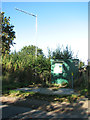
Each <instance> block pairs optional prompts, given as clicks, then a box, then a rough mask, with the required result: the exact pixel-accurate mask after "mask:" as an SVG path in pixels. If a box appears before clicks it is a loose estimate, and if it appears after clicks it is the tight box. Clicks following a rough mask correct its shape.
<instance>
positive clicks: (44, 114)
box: [0, 103, 88, 120]
mask: <svg viewBox="0 0 90 120" xmlns="http://www.w3.org/2000/svg"><path fill="white" fill-rule="evenodd" d="M80 106H82V103H79V104H75V105H71V104H70V105H69V104H67V105H66V104H62V106H61V105H60V106H59V105H57V107H56V108H54V110H50V111H45V110H38V109H32V108H30V106H29V107H25V106H24V107H23V105H22V106H19V105H15V104H14V105H13V104H5V103H4V104H3V105H1V106H0V108H1V109H2V119H9V120H12V119H13V118H15V119H18V120H24V119H27V118H29V119H30V118H49V119H52V118H57V119H58V118H59V119H60V118H79V119H80V118H82V119H83V118H86V120H87V118H88V116H87V113H86V111H87V109H86V108H82V107H80ZM51 107H53V105H52V106H51ZM54 107H55V105H54Z"/></svg>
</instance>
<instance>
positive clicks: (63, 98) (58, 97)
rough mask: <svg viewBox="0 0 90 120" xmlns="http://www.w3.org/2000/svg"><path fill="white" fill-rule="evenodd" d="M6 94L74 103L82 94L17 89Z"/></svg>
mask: <svg viewBox="0 0 90 120" xmlns="http://www.w3.org/2000/svg"><path fill="white" fill-rule="evenodd" d="M4 95H5V96H9V97H19V98H26V99H27V98H28V99H32V98H34V99H38V100H45V101H49V102H69V103H73V102H76V101H77V100H79V99H80V97H81V96H79V95H74V94H72V95H46V94H40V93H35V92H26V91H16V90H9V91H8V92H7V93H5V94H4Z"/></svg>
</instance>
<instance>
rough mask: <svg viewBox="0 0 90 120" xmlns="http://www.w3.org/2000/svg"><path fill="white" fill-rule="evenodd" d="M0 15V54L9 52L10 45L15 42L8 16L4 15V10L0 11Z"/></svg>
mask: <svg viewBox="0 0 90 120" xmlns="http://www.w3.org/2000/svg"><path fill="white" fill-rule="evenodd" d="M0 17H1V19H2V22H1V25H2V40H1V43H2V54H5V53H9V52H10V48H11V45H12V46H13V45H14V44H15V43H14V42H13V41H14V38H15V32H14V31H13V28H14V26H13V25H11V24H10V17H8V18H7V17H5V16H4V12H0Z"/></svg>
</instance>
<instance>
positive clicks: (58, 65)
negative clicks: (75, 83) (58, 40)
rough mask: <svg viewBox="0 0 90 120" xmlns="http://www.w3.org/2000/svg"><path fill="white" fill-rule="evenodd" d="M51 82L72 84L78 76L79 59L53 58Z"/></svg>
mask: <svg viewBox="0 0 90 120" xmlns="http://www.w3.org/2000/svg"><path fill="white" fill-rule="evenodd" d="M50 61H51V83H56V84H62V83H69V85H70V84H72V78H73V80H74V79H75V78H77V74H78V65H79V59H65V60H59V59H56V60H54V59H51V60H50Z"/></svg>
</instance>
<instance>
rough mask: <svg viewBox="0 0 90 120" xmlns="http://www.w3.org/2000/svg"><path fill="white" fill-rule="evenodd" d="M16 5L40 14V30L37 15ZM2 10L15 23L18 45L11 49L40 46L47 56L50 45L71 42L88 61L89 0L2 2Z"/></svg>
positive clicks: (54, 45)
mask: <svg viewBox="0 0 90 120" xmlns="http://www.w3.org/2000/svg"><path fill="white" fill-rule="evenodd" d="M15 8H19V9H21V10H24V11H27V12H28V13H33V14H35V15H37V33H36V18H35V17H33V16H31V15H28V14H25V13H22V12H20V11H17V10H16V9H15ZM2 11H4V12H5V16H7V17H9V16H10V23H11V24H12V25H14V26H15V27H14V31H15V32H16V39H15V40H14V42H15V43H16V45H14V47H12V48H11V51H14V50H16V51H19V50H21V49H22V48H23V47H24V46H28V45H37V46H38V47H39V48H41V49H42V50H43V52H44V54H45V55H47V53H48V49H47V48H50V50H55V49H56V48H57V47H58V46H60V47H61V46H62V45H63V46H64V47H66V46H67V45H68V46H69V47H71V50H72V51H73V52H74V56H76V55H78V58H79V59H80V60H82V61H84V62H85V63H86V64H87V59H88V2H2Z"/></svg>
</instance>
